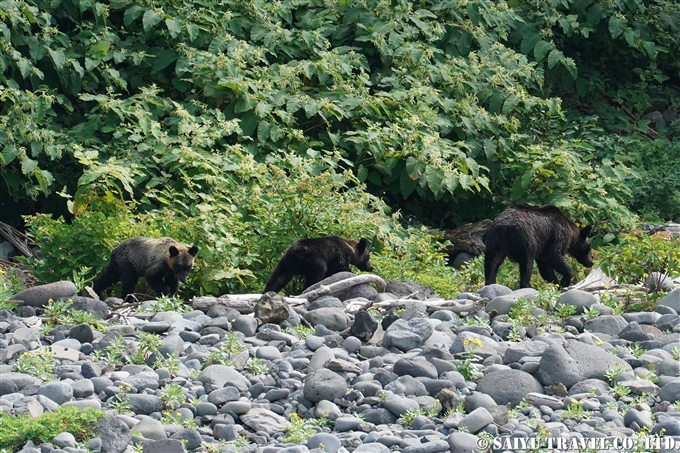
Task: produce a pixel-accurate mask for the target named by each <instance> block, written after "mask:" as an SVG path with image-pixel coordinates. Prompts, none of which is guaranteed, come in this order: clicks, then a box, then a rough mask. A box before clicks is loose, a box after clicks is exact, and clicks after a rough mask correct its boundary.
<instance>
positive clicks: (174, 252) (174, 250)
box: [168, 245, 179, 257]
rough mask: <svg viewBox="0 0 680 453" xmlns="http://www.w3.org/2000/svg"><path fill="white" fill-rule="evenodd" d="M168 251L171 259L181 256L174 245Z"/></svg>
mask: <svg viewBox="0 0 680 453" xmlns="http://www.w3.org/2000/svg"><path fill="white" fill-rule="evenodd" d="M168 250H169V251H170V256H171V257H173V256H177V255H179V250H177V247H175V246H174V245H171V246H170V248H169V249H168Z"/></svg>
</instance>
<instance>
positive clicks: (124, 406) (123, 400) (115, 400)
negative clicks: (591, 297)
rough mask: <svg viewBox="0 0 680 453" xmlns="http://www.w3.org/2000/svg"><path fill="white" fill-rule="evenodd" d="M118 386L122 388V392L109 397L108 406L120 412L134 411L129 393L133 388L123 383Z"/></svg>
mask: <svg viewBox="0 0 680 453" xmlns="http://www.w3.org/2000/svg"><path fill="white" fill-rule="evenodd" d="M118 388H119V389H120V392H118V393H116V394H115V395H113V396H112V397H111V398H109V400H108V401H107V402H106V406H107V407H108V408H109V409H113V410H114V411H116V412H118V413H119V414H129V413H130V412H132V404H131V403H130V397H129V396H128V393H129V392H130V390H132V389H131V388H130V387H126V386H123V385H119V386H118Z"/></svg>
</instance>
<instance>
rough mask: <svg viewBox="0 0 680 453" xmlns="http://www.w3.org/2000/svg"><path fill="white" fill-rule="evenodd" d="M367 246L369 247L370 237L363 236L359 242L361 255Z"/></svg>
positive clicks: (358, 246) (358, 248)
mask: <svg viewBox="0 0 680 453" xmlns="http://www.w3.org/2000/svg"><path fill="white" fill-rule="evenodd" d="M366 248H368V239H366V238H361V240H360V241H359V244H358V245H357V252H359V254H360V255H361V254H362V253H364V250H366Z"/></svg>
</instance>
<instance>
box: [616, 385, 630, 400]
mask: <svg viewBox="0 0 680 453" xmlns="http://www.w3.org/2000/svg"><path fill="white" fill-rule="evenodd" d="M612 395H614V397H616V398H621V397H622V396H628V395H630V388H629V387H626V386H625V385H621V384H615V385H614V387H612Z"/></svg>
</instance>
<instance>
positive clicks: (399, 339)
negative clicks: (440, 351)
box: [383, 318, 434, 351]
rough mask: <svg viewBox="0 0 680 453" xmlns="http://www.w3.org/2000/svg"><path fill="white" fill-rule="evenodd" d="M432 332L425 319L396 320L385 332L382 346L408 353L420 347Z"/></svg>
mask: <svg viewBox="0 0 680 453" xmlns="http://www.w3.org/2000/svg"><path fill="white" fill-rule="evenodd" d="M433 332H434V328H433V327H432V325H431V324H430V323H429V321H428V320H427V319H425V318H412V319H409V320H408V321H406V320H403V319H398V320H396V321H395V322H393V323H392V324H391V325H390V326H389V327H388V328H387V330H386V331H385V337H384V339H383V346H384V347H386V348H390V347H395V348H397V349H400V350H402V351H410V350H411V349H414V348H417V347H419V346H420V345H422V344H423V342H425V340H427V339H428V338H430V336H431V335H432V333H433Z"/></svg>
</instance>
